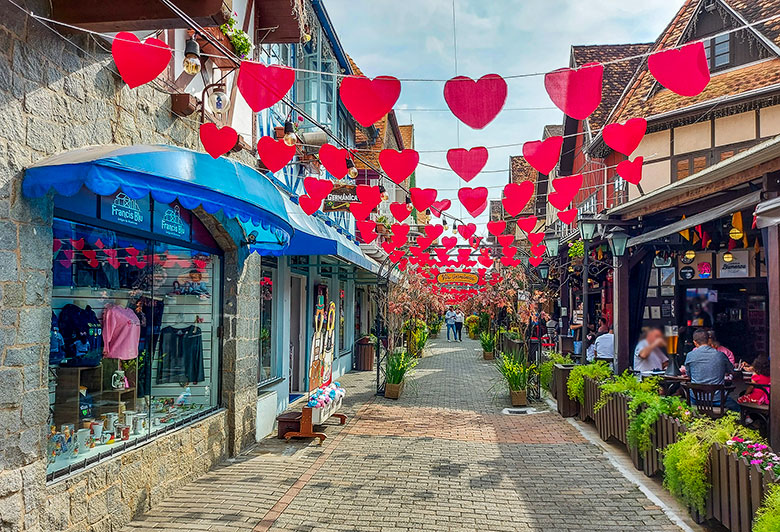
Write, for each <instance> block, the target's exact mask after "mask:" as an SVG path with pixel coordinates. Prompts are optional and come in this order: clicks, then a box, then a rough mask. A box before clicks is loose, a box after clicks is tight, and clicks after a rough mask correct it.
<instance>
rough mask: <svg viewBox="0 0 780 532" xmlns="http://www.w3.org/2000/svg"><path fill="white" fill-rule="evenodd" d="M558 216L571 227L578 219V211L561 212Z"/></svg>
mask: <svg viewBox="0 0 780 532" xmlns="http://www.w3.org/2000/svg"><path fill="white" fill-rule="evenodd" d="M556 216H557V217H558V219H559V220H560V221H562V222H563V223H565V224H566V225H571V223H572V222H573V221H574V219H575V218H576V217H577V209H569V210H568V211H559V212H557V213H556Z"/></svg>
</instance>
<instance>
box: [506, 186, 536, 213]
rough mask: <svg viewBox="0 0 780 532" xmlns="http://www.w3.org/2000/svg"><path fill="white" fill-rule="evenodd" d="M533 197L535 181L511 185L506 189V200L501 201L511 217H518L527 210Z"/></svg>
mask: <svg viewBox="0 0 780 532" xmlns="http://www.w3.org/2000/svg"><path fill="white" fill-rule="evenodd" d="M533 195H534V183H533V181H523V182H522V183H509V184H508V185H506V186H505V187H504V198H503V199H502V200H501V203H502V204H503V205H504V210H505V211H506V212H507V214H509V216H517V215H518V214H520V213H521V212H522V211H523V209H525V206H526V205H528V202H529V201H530V200H531V197H532V196H533Z"/></svg>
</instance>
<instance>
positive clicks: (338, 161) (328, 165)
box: [318, 143, 350, 179]
mask: <svg viewBox="0 0 780 532" xmlns="http://www.w3.org/2000/svg"><path fill="white" fill-rule="evenodd" d="M318 157H319V159H320V162H321V163H322V165H323V166H324V167H325V169H326V170H327V171H328V172H329V173H330V175H332V176H333V177H335V178H336V179H344V176H346V175H347V171H348V170H349V169H348V168H347V159H349V158H350V155H349V150H347V149H345V148H337V147H336V146H333V145H332V144H327V143H325V144H323V145H322V146H320V151H319V153H318Z"/></svg>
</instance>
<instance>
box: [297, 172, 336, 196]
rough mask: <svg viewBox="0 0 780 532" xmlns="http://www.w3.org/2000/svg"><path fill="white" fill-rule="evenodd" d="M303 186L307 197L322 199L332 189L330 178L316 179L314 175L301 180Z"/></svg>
mask: <svg viewBox="0 0 780 532" xmlns="http://www.w3.org/2000/svg"><path fill="white" fill-rule="evenodd" d="M303 188H305V189H306V193H307V194H308V195H309V197H312V198H314V199H319V200H324V199H325V198H327V197H328V194H330V191H331V190H333V181H331V180H330V179H317V178H316V177H307V178H306V179H304V180H303Z"/></svg>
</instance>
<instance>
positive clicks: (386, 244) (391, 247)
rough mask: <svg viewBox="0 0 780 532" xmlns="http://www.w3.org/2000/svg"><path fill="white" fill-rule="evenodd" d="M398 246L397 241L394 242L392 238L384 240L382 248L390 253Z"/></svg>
mask: <svg viewBox="0 0 780 532" xmlns="http://www.w3.org/2000/svg"><path fill="white" fill-rule="evenodd" d="M397 247H398V246H396V245H395V243H393V242H392V241H390V240H385V241H384V242H382V249H384V250H385V253H387V254H388V255H389V254H390V253H392V252H393V251H394V250H395V248H397Z"/></svg>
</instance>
